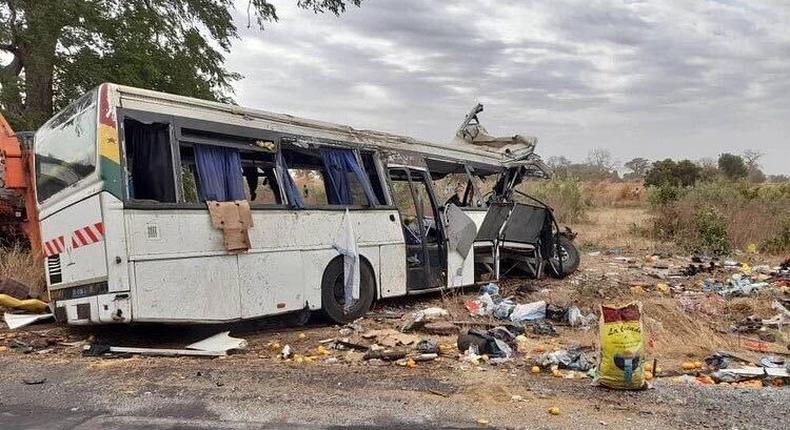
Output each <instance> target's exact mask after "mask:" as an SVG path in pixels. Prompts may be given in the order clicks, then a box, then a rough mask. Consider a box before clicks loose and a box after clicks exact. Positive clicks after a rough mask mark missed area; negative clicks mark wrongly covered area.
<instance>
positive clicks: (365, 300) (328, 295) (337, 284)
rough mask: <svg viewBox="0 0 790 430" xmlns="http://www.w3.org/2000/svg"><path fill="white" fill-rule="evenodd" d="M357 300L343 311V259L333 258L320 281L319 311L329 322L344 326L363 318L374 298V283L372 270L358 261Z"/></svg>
mask: <svg viewBox="0 0 790 430" xmlns="http://www.w3.org/2000/svg"><path fill="white" fill-rule="evenodd" d="M359 271H360V277H359V300H356V301H355V302H354V304H353V305H352V306H351V309H349V311H348V312H344V311H343V302H344V297H343V258H342V257H340V258H335V259H334V260H332V261H331V262H329V265H327V266H326V269H324V276H323V278H322V279H321V310H322V311H323V313H324V315H326V316H327V318H329V319H330V320H332V321H334V322H336V323H338V324H346V323H349V322H351V321H354V320H355V319H357V318H360V317H362V316H364V315H365V314H366V313H367V312H368V311H369V310H370V307H371V306H372V305H373V299H374V298H375V296H376V281H375V277H374V276H373V270H372V269H371V268H370V265H368V264H367V263H366V262H365V261H362V260H360V270H359Z"/></svg>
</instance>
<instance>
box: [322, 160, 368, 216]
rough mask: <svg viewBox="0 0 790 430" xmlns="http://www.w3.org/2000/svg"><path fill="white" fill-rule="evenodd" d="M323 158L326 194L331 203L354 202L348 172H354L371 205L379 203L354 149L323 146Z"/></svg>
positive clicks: (347, 203) (346, 203)
mask: <svg viewBox="0 0 790 430" xmlns="http://www.w3.org/2000/svg"><path fill="white" fill-rule="evenodd" d="M321 160H322V161H323V162H324V168H325V169H326V173H327V175H326V178H325V182H326V185H327V187H326V194H327V200H328V201H329V204H331V205H351V204H353V203H354V201H353V198H352V196H351V184H350V183H349V180H348V175H347V174H348V173H353V174H354V175H355V176H356V178H357V180H358V181H359V183H360V184H361V185H362V190H363V191H364V192H365V196H366V197H367V198H368V202H369V203H370V205H371V206H375V205H377V204H378V199H376V195H375V194H374V193H373V187H372V186H371V185H370V180H369V179H368V175H367V174H365V171H364V170H363V169H362V167H361V166H360V165H359V163H358V162H357V157H356V156H355V155H354V151H352V150H350V149H340V148H321Z"/></svg>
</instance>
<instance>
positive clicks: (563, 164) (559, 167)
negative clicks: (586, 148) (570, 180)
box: [546, 155, 572, 179]
mask: <svg viewBox="0 0 790 430" xmlns="http://www.w3.org/2000/svg"><path fill="white" fill-rule="evenodd" d="M546 164H547V165H548V166H549V167H551V170H552V174H553V175H554V176H555V177H557V178H561V179H564V178H567V177H568V167H569V166H570V165H571V164H572V163H571V160H569V159H568V158H567V157H563V156H561V155H560V156H556V155H554V156H551V157H549V158H548V160H546Z"/></svg>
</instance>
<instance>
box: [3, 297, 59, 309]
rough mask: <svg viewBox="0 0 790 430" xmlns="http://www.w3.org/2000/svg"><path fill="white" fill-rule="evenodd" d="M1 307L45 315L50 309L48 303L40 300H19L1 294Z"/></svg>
mask: <svg viewBox="0 0 790 430" xmlns="http://www.w3.org/2000/svg"><path fill="white" fill-rule="evenodd" d="M0 306H5V307H7V308H11V309H18V310H22V311H28V312H35V313H44V312H46V311H47V310H48V309H49V305H48V304H47V302H43V301H41V300H38V299H18V298H16V297H13V296H9V295H8V294H0Z"/></svg>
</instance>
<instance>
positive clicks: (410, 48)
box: [228, 0, 790, 173]
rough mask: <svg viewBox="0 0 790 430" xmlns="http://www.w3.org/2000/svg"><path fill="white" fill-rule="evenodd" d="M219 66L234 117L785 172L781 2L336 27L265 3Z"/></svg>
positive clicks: (353, 17)
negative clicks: (269, 16) (249, 111)
mask: <svg viewBox="0 0 790 430" xmlns="http://www.w3.org/2000/svg"><path fill="white" fill-rule="evenodd" d="M274 3H275V4H276V5H277V6H278V14H279V15H280V21H279V22H277V23H272V24H269V25H268V26H267V28H266V31H263V32H261V31H257V30H253V29H246V28H244V27H245V26H246V13H245V10H246V0H239V6H238V11H237V14H236V16H237V19H238V21H239V22H238V23H239V27H240V28H241V34H242V39H241V40H238V41H237V42H236V43H235V44H234V46H233V49H232V51H231V53H230V54H229V55H228V66H229V68H230V69H231V70H234V71H238V72H240V73H242V74H243V75H244V76H245V78H244V79H243V80H242V81H240V82H238V83H237V84H236V85H235V90H236V99H237V100H238V102H239V103H240V104H242V105H245V106H250V107H256V108H261V109H266V110H271V111H275V112H283V113H290V114H294V115H299V116H305V117H309V118H315V119H321V120H327V121H332V122H338V123H343V124H349V125H352V126H354V127H359V128H369V129H377V130H382V131H389V132H394V133H398V134H406V135H410V136H414V137H418V138H422V139H428V140H432V141H438V142H449V141H450V139H451V138H452V135H453V133H454V131H455V129H456V127H457V125H458V123H459V122H460V120H461V119H462V118H463V116H464V114H465V113H466V112H467V111H468V110H469V109H470V108H471V107H472V106H473V105H474V104H475V103H476V102H478V101H479V102H481V103H483V104H484V105H485V112H484V113H483V115H482V116H481V118H482V121H483V124H484V125H485V126H486V127H487V128H488V129H489V131H491V132H492V133H493V134H502V135H507V134H515V133H521V134H529V135H534V136H538V138H539V139H540V140H539V146H538V152H539V153H540V154H541V155H543V156H544V158H548V157H549V156H553V155H564V156H566V157H569V158H571V159H573V160H583V159H584V158H585V157H586V156H587V153H588V151H589V150H590V149H593V148H607V149H609V150H610V151H611V152H612V154H613V155H614V156H615V158H616V159H617V160H618V161H620V162H621V163H622V162H624V161H627V160H630V159H631V158H633V157H636V156H643V157H646V158H650V159H659V158H666V157H672V158H680V157H683V158H691V159H699V158H704V157H710V158H715V157H716V156H718V154H719V153H722V152H736V153H738V152H741V151H743V150H744V149H755V150H758V151H760V152H763V153H765V156H764V157H763V159H762V160H761V162H762V165H763V168H764V170H765V171H766V172H767V173H790V2H788V1H786V0H748V1H741V0H718V1H713V0H708V1H704V0H673V1H670V0H664V1H659V0H645V1H638V0H619V1H615V0H613V1H599V0H545V1H530V0H513V1H508V0H496V1H495V0H468V1H466V0H442V1H438V0H366V1H365V3H364V4H363V7H362V8H360V9H351V10H349V11H348V12H347V13H346V14H344V15H343V16H341V17H340V18H336V17H334V16H333V15H324V16H322V15H313V13H311V12H307V11H303V10H300V9H297V8H296V7H295V6H294V4H295V3H296V1H295V0H280V1H274Z"/></svg>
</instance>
